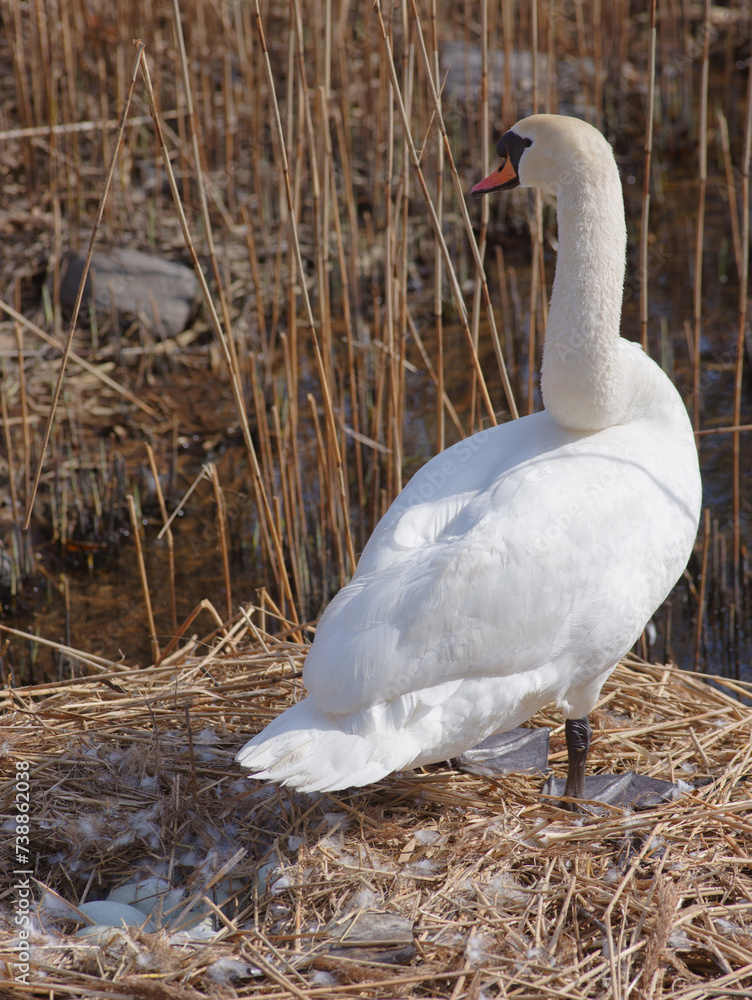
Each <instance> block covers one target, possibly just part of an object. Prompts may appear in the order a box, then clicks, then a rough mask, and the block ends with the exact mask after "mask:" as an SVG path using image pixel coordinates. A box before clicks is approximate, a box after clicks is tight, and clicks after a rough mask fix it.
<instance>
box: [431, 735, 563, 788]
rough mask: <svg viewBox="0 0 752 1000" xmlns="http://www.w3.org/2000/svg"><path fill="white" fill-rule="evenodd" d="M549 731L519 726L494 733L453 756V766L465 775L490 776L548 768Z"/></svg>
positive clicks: (541, 770) (542, 771) (543, 771)
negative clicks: (457, 755) (474, 745)
mask: <svg viewBox="0 0 752 1000" xmlns="http://www.w3.org/2000/svg"><path fill="white" fill-rule="evenodd" d="M549 732H550V730H549V729H547V728H545V727H541V728H539V729H524V728H522V727H518V728H517V729H512V730H510V731H509V732H508V733H496V734H495V735H493V736H489V737H488V738H487V739H485V740H483V742H482V743H479V744H478V745H477V746H476V747H473V748H472V750H467V751H466V752H465V753H462V754H460V755H459V757H454V758H453V759H452V761H451V763H452V766H453V767H456V768H457V770H458V771H465V773H467V774H481V775H487V776H492V775H496V774H515V773H519V772H523V771H540V772H541V773H542V774H544V773H545V772H546V771H547V770H548V734H549Z"/></svg>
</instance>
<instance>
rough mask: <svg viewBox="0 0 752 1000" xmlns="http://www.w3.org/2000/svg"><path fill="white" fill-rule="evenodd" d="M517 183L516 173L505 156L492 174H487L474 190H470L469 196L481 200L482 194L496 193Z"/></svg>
mask: <svg viewBox="0 0 752 1000" xmlns="http://www.w3.org/2000/svg"><path fill="white" fill-rule="evenodd" d="M518 182H519V178H518V176H517V171H516V170H515V169H514V167H513V166H512V161H511V159H510V158H509V157H508V156H507V157H505V158H504V159H503V160H502V161H501V163H500V164H499V166H498V167H497V168H496V170H494V172H493V173H492V174H489V175H488V177H486V179H485V180H482V181H479V182H478V183H477V184H476V185H475V187H474V188H471V190H470V194H471V195H472V196H473V198H482V197H483V195H484V194H488V193H489V192H490V191H498V190H499V188H503V187H506V186H507V184H514V185H516V184H517V183H518Z"/></svg>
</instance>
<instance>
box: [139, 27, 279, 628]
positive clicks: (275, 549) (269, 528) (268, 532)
mask: <svg viewBox="0 0 752 1000" xmlns="http://www.w3.org/2000/svg"><path fill="white" fill-rule="evenodd" d="M179 30H180V28H179V23H178V24H176V31H177V32H178V33H179ZM139 64H140V66H141V70H142V73H143V75H144V81H145V83H146V88H147V93H148V96H149V109H150V111H151V113H152V116H153V120H154V127H155V129H156V133H157V139H158V141H159V145H160V147H161V149H162V152H163V159H162V162H163V164H164V168H165V171H166V173H167V179H168V181H169V184H170V190H171V191H172V195H173V201H174V204H175V209H176V211H177V214H178V220H179V222H180V228H181V231H182V233H183V238H184V240H185V245H186V249H187V250H188V252H189V254H190V256H191V261H192V263H193V267H194V271H195V273H196V277H197V279H198V283H199V287H200V289H201V293H202V296H203V300H204V304H205V305H206V307H207V310H208V312H209V316H210V318H211V322H212V327H213V329H214V332H215V334H216V336H217V342H218V343H219V345H220V346H221V348H222V351H223V354H224V357H225V362H226V365H227V372H228V376H229V379H230V385H231V387H232V391H233V396H234V399H235V403H236V409H237V414H238V419H239V422H240V426H241V429H242V431H243V440H244V443H245V446H246V452H247V454H248V458H249V462H250V465H251V473H252V477H253V485H254V490H255V494H256V500H257V503H258V507H259V513H260V515H261V522H262V530H263V536H264V538H265V539H269V540H270V543H271V544H269V545H268V552H269V556H270V558H271V559H272V561H273V565H274V569H275V573H276V576H277V580H278V581H279V585H280V589H281V591H282V593H283V594H284V596H285V599H286V601H287V602H288V604H289V609H290V614H291V615H293V616H294V615H295V613H296V612H295V607H294V605H295V602H294V600H293V595H292V590H291V588H290V580H289V577H288V575H287V569H286V567H285V559H284V553H283V551H282V542H281V539H280V536H279V532H278V530H277V527H276V523H275V520H274V516H273V514H272V509H271V505H270V503H269V498H268V496H267V492H266V489H265V487H264V481H263V478H262V476H261V469H260V467H259V464H258V459H257V456H256V450H255V448H254V446H253V440H252V438H251V431H250V427H249V426H248V418H247V416H246V412H245V405H244V402H243V393H242V389H241V385H240V372H239V369H238V366H237V365H234V364H233V355H232V348H231V347H230V345H229V338H228V337H227V336H226V335H225V331H224V330H223V328H222V324H221V323H220V320H219V316H218V315H217V312H216V309H215V308H214V303H213V301H212V297H211V293H210V291H209V287H208V285H207V283H206V279H205V278H204V274H203V271H202V269H201V266H200V263H199V260H198V256H197V254H196V250H195V247H194V245H193V240H192V238H191V234H190V230H189V228H188V222H187V219H186V216H185V212H184V210H183V206H182V202H181V198H180V194H179V192H178V189H177V184H176V181H175V175H174V173H173V170H172V165H171V163H170V156H169V151H168V149H167V145H166V142H165V138H164V134H163V131H162V128H161V124H160V118H159V114H158V111H157V106H156V101H155V97H154V91H153V89H152V85H151V78H150V75H149V67H148V63H147V61H146V59H142V58H141V56H139ZM196 169H197V170H199V171H200V162H197V163H196Z"/></svg>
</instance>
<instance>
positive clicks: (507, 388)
mask: <svg viewBox="0 0 752 1000" xmlns="http://www.w3.org/2000/svg"><path fill="white" fill-rule="evenodd" d="M375 3H376V10H377V11H378V13H379V19H380V20H381V8H380V4H379V0H375ZM411 5H412V10H413V19H414V23H415V28H416V33H417V37H418V42H419V46H420V53H421V57H422V60H423V65H424V66H425V68H426V76H427V80H428V83H429V87H430V90H431V97H432V99H433V104H434V110H435V113H436V117H437V121H438V124H439V130H440V132H441V138H442V141H443V143H444V153H445V157H446V163H447V165H448V167H449V172H450V175H451V177H452V181H453V184H454V188H455V194H456V196H457V203H458V207H459V209H460V212H461V215H462V221H463V224H464V227H465V232H466V234H467V237H468V242H469V245H470V249H471V251H472V253H473V259H474V261H475V266H476V268H477V269H478V272H479V273H480V275H481V284H482V287H483V300H484V302H485V304H486V310H487V315H488V321H489V327H490V333H491V341H492V343H493V347H494V352H495V354H496V360H497V363H498V365H499V373H500V375H501V381H502V385H503V387H504V393H505V396H506V401H507V406H508V407H509V411H510V413H511V415H512V417H513V418H515V419H516V417H517V416H518V413H517V407H516V405H515V402H514V396H513V394H512V387H511V385H510V384H509V376H508V375H507V370H506V364H505V362H504V356H503V354H502V350H501V343H500V341H499V335H498V331H497V329H496V320H495V318H494V310H493V305H492V303H491V296H490V293H489V291H488V282H487V281H486V277H485V273H484V271H483V263H482V261H481V259H480V256H479V253H478V245H477V243H476V241H475V234H474V233H473V228H472V225H471V222H470V216H469V214H468V211H467V205H466V204H465V199H464V194H463V191H462V184H461V182H460V178H459V174H458V172H457V168H456V166H455V163H454V157H453V156H452V150H451V147H450V145H449V137H448V135H447V131H446V127H445V125H444V119H443V116H442V114H441V105H440V103H439V96H438V93H437V91H436V88H435V86H434V81H433V75H432V74H431V64H430V61H429V58H428V52H427V51H426V45H425V40H424V37H423V30H422V27H421V24H420V19H419V17H418V11H417V7H416V5H415V0H411ZM381 25H382V37H383V41H384V44H385V47H386V53H387V63H388V66H389V71H390V74H391V75H392V76H395V74H394V61H393V59H392V56H391V50H390V48H389V41H388V39H387V37H386V35H385V34H384V33H383V20H382V21H381ZM395 90H396V92H397V93H398V95H399V89H398V87H395ZM398 107H399V109H400V116H401V118H402V121H403V126H404V128H405V132H406V133H407V134H408V135H409V129H408V127H407V118H406V115H405V112H404V107H403V104H402V100H401V96H400V97H399V100H398ZM410 157H411V159H412V162H413V166H414V167H415V171H416V174H417V177H418V180H419V183H420V187H421V190H422V192H423V196H424V198H425V200H426V205H427V207H428V210H429V217H430V219H431V224H432V226H433V228H434V232H435V234H436V237H437V239H438V241H439V243H440V245H441V250H442V255H443V257H444V262H445V264H446V266H447V271H448V274H449V277H450V282H451V285H452V291H453V293H454V296H455V304H456V305H457V308H458V311H459V314H460V321H461V323H462V329H463V332H464V333H465V337H466V339H467V342H468V346H469V348H470V354H471V360H472V362H473V368H474V369H475V372H476V375H477V377H478V382H479V385H480V389H481V393H482V395H483V399H484V402H485V405H486V408H487V411H488V417H489V420H490V422H491V424H496V422H497V421H496V417H495V414H494V412H493V407H492V406H491V400H490V397H489V395H488V389H487V387H486V383H485V378H484V376H483V372H482V370H481V368H480V362H479V361H478V354H477V351H475V349H474V345H473V342H472V334H471V332H470V328H469V326H468V321H467V310H466V308H465V304H464V300H463V298H462V293H461V291H460V288H459V283H458V281H457V277H456V274H455V271H454V267H453V264H452V261H451V258H450V257H449V252H448V250H447V248H446V243H445V241H444V237H443V234H442V232H441V227H440V225H439V223H438V218H437V216H436V211H435V209H434V207H433V204H432V202H431V200H430V195H429V193H428V188H427V186H426V183H425V180H424V178H423V173H422V171H421V168H420V160H419V159H418V156H417V154H416V152H415V147H414V146H413V144H412V139H411V140H410Z"/></svg>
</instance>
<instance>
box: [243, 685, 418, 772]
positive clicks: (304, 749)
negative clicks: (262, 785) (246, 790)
mask: <svg viewBox="0 0 752 1000" xmlns="http://www.w3.org/2000/svg"><path fill="white" fill-rule="evenodd" d="M385 751H386V748H385V747H382V748H380V749H378V748H376V747H375V746H374V744H373V742H372V741H369V740H366V739H364V738H363V737H362V736H359V735H357V734H356V733H348V732H343V731H342V730H341V729H340V728H339V727H338V726H337V724H336V722H335V720H333V719H332V718H331V717H328V716H326V715H325V714H324V713H323V712H321V711H319V710H318V709H317V708H316V706H315V704H314V703H313V700H312V699H311V698H310V697H309V698H305V699H304V700H303V701H301V702H299V703H298V704H297V705H294V706H293V707H292V708H289V709H288V710H287V711H286V712H283V713H282V715H280V716H278V717H277V718H276V719H275V720H274V721H273V722H272V723H270V725H268V726H267V727H266V729H264V730H263V731H262V732H261V733H259V734H258V735H257V736H254V737H253V739H252V740H250V741H249V742H248V743H246V745H245V746H244V747H242V749H240V750H239V751H238V753H237V754H236V755H235V759H236V760H237V761H238V763H239V764H241V765H242V766H243V767H246V768H248V770H249V771H251V772H252V774H253V776H254V777H256V778H263V779H265V780H267V781H275V782H277V783H279V784H282V785H289V786H290V787H292V788H295V789H297V790H298V791H300V792H333V791H338V790H341V789H343V788H351V787H356V786H361V785H367V784H370V783H371V782H373V781H378V780H379V779H380V778H383V777H384V776H385V775H387V774H389V773H390V772H391V771H393V770H395V769H396V768H398V767H399V766H400V763H395V762H391V761H390V760H389V754H388V752H385Z"/></svg>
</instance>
